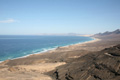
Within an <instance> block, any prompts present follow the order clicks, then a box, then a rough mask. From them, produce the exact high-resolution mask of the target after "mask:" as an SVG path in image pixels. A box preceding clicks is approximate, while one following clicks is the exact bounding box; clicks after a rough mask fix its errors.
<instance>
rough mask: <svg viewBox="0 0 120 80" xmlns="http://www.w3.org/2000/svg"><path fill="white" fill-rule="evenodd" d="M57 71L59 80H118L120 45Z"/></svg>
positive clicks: (84, 57) (77, 59)
mask: <svg viewBox="0 0 120 80" xmlns="http://www.w3.org/2000/svg"><path fill="white" fill-rule="evenodd" d="M105 53H106V54H105ZM58 69H59V71H58V73H59V74H58V76H59V79H60V80H120V45H117V46H114V47H110V48H106V49H104V50H102V51H99V52H96V53H94V52H93V53H91V54H87V55H85V56H82V57H79V58H76V59H75V60H73V61H71V62H70V63H67V64H66V65H63V66H60V67H58ZM52 73H53V72H49V74H50V75H51V74H52ZM51 76H52V75H51Z"/></svg>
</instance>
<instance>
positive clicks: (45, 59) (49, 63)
mask: <svg viewBox="0 0 120 80" xmlns="http://www.w3.org/2000/svg"><path fill="white" fill-rule="evenodd" d="M92 37H94V38H95V40H93V41H89V42H85V43H82V44H75V45H71V46H65V47H59V48H57V49H55V50H51V51H48V52H45V53H40V54H33V55H30V56H28V57H24V58H19V59H14V60H6V61H4V62H2V63H0V80H120V45H118V44H120V34H119V33H115V32H114V33H111V34H103V35H102V34H96V35H93V36H92Z"/></svg>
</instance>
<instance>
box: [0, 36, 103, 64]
mask: <svg viewBox="0 0 120 80" xmlns="http://www.w3.org/2000/svg"><path fill="white" fill-rule="evenodd" d="M83 37H90V36H83ZM90 38H91V39H92V40H89V41H85V42H78V43H75V44H69V45H65V46H60V47H59V46H58V47H56V48H51V49H48V50H44V51H41V52H37V53H33V54H28V55H25V56H22V57H17V58H13V59H7V60H16V59H22V58H27V57H30V56H33V55H39V54H44V53H49V52H53V51H56V50H57V49H58V48H68V47H69V46H73V47H74V46H76V45H81V46H82V45H83V44H87V43H94V42H97V41H100V40H101V39H98V38H94V37H90ZM7 60H4V61H0V63H2V62H3V63H4V62H5V61H7Z"/></svg>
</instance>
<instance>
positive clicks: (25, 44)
mask: <svg viewBox="0 0 120 80" xmlns="http://www.w3.org/2000/svg"><path fill="white" fill-rule="evenodd" d="M90 40H93V39H92V38H90V37H82V36H25V35H24V36H21V35H19V36H16V35H0V61H4V60H7V59H15V58H20V57H24V56H27V55H30V54H36V53H41V52H45V51H48V50H52V49H55V48H57V47H62V46H67V45H73V44H77V43H82V42H86V41H90Z"/></svg>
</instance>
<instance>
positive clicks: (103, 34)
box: [94, 29, 120, 36]
mask: <svg viewBox="0 0 120 80" xmlns="http://www.w3.org/2000/svg"><path fill="white" fill-rule="evenodd" d="M116 34H120V29H117V30H115V31H112V32H109V31H106V32H104V33H98V34H95V35H94V36H106V35H116Z"/></svg>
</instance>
